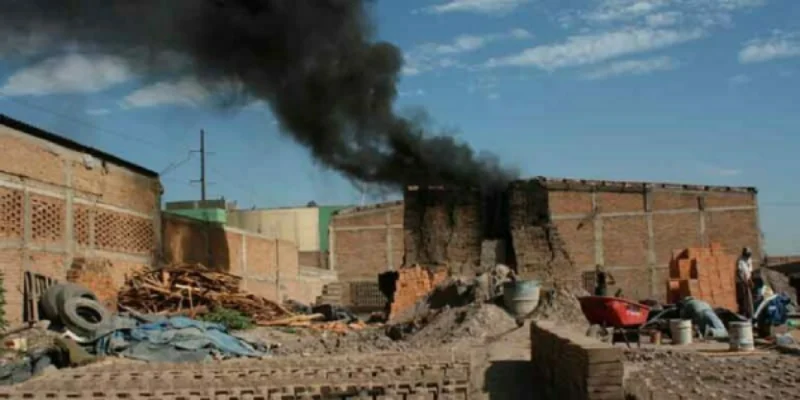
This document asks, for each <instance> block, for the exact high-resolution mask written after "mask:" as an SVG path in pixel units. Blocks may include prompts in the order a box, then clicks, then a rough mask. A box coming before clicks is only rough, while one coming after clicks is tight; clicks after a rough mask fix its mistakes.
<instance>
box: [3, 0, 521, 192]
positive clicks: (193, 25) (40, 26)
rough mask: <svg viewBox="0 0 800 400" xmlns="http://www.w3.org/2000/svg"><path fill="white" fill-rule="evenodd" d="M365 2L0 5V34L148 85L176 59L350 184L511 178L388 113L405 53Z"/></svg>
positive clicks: (130, 0) (34, 1) (127, 0)
mask: <svg viewBox="0 0 800 400" xmlns="http://www.w3.org/2000/svg"><path fill="white" fill-rule="evenodd" d="M368 3H370V1H369V0H0V35H2V37H3V38H4V39H5V42H6V43H26V40H25V39H29V38H35V39H36V40H30V42H31V43H37V44H39V45H41V46H42V47H43V48H42V50H44V51H54V50H62V49H63V48H64V47H65V46H77V47H78V48H79V49H80V51H92V52H102V53H105V54H112V55H117V56H120V57H124V58H125V59H126V60H127V62H128V63H130V64H131V65H132V66H134V67H135V68H138V71H139V72H140V73H141V76H143V77H145V78H147V79H154V77H157V76H160V75H163V74H164V73H165V72H167V71H171V70H173V69H172V68H174V67H176V64H175V63H174V62H170V61H169V60H174V59H175V58H174V57H165V55H174V54H178V55H180V56H182V57H184V59H185V60H186V61H187V63H186V65H185V68H188V69H189V71H188V72H189V73H191V74H193V75H195V76H196V77H198V78H199V79H200V81H201V82H202V83H203V84H205V85H207V86H208V87H209V88H211V89H213V90H216V88H219V87H220V85H219V84H220V83H226V84H229V85H227V86H226V87H229V88H230V87H235V88H237V89H236V93H237V96H235V97H234V98H235V99H238V102H237V103H238V104H243V103H244V102H245V101H250V100H253V99H261V100H265V101H266V102H267V103H268V104H269V105H270V107H271V108H272V110H273V112H274V114H275V115H276V116H277V117H278V118H279V120H280V122H281V125H282V126H283V128H284V130H285V131H287V132H288V134H290V135H291V137H292V138H293V139H294V140H296V141H297V142H298V143H300V144H302V145H303V146H305V147H307V148H308V149H309V150H310V151H311V153H312V155H313V157H314V158H315V159H316V160H317V161H319V162H321V163H322V164H323V165H325V166H327V167H329V168H332V169H334V170H337V171H339V172H341V173H342V174H344V175H345V176H346V177H348V178H350V179H352V180H356V181H361V182H365V183H374V184H378V185H381V186H385V187H389V188H395V189H398V188H400V187H402V186H403V185H406V184H446V185H465V186H486V185H487V184H496V183H500V182H503V181H506V180H508V179H510V178H512V177H513V176H514V175H515V173H514V172H513V171H511V170H506V169H504V168H502V167H501V166H500V164H499V162H498V161H497V159H496V158H495V157H492V156H483V155H477V154H475V152H473V150H472V149H471V148H470V147H469V146H467V145H466V144H463V143H459V142H457V141H456V140H455V139H453V138H452V137H449V136H447V135H439V136H436V135H430V134H428V133H426V132H425V128H424V126H423V124H420V123H417V122H415V120H413V119H409V118H403V117H401V116H398V115H397V114H396V113H395V110H394V109H393V104H394V100H395V97H396V96H397V83H398V79H399V76H400V71H401V67H402V64H403V59H402V53H401V52H400V51H399V49H398V48H397V47H395V46H393V45H391V44H389V43H385V42H377V41H375V40H374V39H373V37H374V29H373V26H372V25H371V18H370V4H368ZM7 50H8V49H7ZM0 53H2V50H0ZM6 54H14V53H13V52H11V53H9V52H6Z"/></svg>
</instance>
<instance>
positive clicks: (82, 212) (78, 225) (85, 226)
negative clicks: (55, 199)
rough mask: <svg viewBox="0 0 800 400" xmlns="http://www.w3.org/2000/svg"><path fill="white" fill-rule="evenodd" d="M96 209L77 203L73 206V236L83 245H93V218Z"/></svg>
mask: <svg viewBox="0 0 800 400" xmlns="http://www.w3.org/2000/svg"><path fill="white" fill-rule="evenodd" d="M93 214H94V211H93V210H92V209H91V208H89V207H85V206H80V205H76V206H74V207H73V208H72V221H73V222H72V224H73V225H72V236H73V238H74V240H75V242H76V243H78V245H79V246H81V247H89V246H91V244H92V243H91V219H92V218H93Z"/></svg>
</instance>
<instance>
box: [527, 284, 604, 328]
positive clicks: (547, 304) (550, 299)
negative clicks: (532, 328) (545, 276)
mask: <svg viewBox="0 0 800 400" xmlns="http://www.w3.org/2000/svg"><path fill="white" fill-rule="evenodd" d="M588 295H589V293H588V292H586V290H585V289H582V288H580V287H578V286H577V285H559V286H556V287H555V288H553V289H550V290H544V291H542V295H541V299H540V300H539V306H538V307H536V309H535V310H534V311H533V313H531V314H530V315H529V316H527V318H531V319H543V320H552V321H562V322H564V323H566V324H570V325H580V326H583V325H586V324H588V322H587V321H586V316H584V314H583V311H582V310H581V304H580V302H579V301H578V297H581V296H588Z"/></svg>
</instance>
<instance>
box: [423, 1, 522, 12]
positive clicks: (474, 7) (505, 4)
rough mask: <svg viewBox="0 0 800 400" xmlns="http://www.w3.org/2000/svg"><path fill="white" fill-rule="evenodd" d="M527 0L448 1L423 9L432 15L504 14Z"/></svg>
mask: <svg viewBox="0 0 800 400" xmlns="http://www.w3.org/2000/svg"><path fill="white" fill-rule="evenodd" d="M528 1H529V0H448V1H447V2H444V3H442V4H438V5H435V6H431V7H427V8H425V11H427V12H429V13H433V14H446V13H454V12H468V13H476V14H505V13H508V12H511V11H514V10H515V9H517V8H518V7H520V6H521V5H523V4H525V3H528Z"/></svg>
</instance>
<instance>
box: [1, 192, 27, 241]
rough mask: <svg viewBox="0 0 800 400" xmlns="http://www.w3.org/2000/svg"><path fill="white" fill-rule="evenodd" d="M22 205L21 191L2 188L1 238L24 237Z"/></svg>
mask: <svg viewBox="0 0 800 400" xmlns="http://www.w3.org/2000/svg"><path fill="white" fill-rule="evenodd" d="M22 203H23V196H22V192H21V191H19V190H13V189H6V188H0V237H4V238H19V237H21V236H22Z"/></svg>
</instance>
